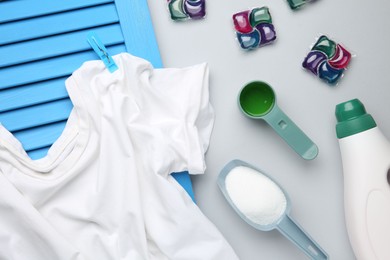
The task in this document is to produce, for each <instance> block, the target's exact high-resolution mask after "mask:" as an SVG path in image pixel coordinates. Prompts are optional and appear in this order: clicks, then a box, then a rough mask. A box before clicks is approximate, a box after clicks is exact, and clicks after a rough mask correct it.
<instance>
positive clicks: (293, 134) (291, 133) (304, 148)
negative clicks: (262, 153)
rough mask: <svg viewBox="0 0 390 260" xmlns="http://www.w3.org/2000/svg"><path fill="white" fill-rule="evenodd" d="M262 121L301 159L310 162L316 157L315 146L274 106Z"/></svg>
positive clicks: (316, 149)
mask: <svg viewBox="0 0 390 260" xmlns="http://www.w3.org/2000/svg"><path fill="white" fill-rule="evenodd" d="M263 119H264V120H265V121H266V122H267V123H268V124H269V125H270V126H271V127H272V128H273V129H274V130H275V131H276V133H278V134H279V136H281V137H282V138H283V139H284V140H285V141H286V142H287V144H288V145H289V146H290V147H291V148H293V149H294V151H295V152H296V153H298V154H299V155H300V156H301V157H302V158H304V159H306V160H312V159H314V158H315V157H316V156H317V154H318V147H317V145H315V144H314V143H313V141H312V140H310V138H309V137H307V135H306V134H305V133H304V132H303V131H302V130H301V129H300V128H299V127H298V126H297V125H296V124H295V123H294V122H293V121H292V120H291V119H290V118H289V117H288V116H287V115H286V114H285V113H284V112H283V111H282V110H281V109H280V108H279V107H278V106H277V105H276V104H275V105H274V107H273V108H272V110H271V111H269V112H268V114H266V115H264V116H263Z"/></svg>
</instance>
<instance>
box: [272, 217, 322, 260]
mask: <svg viewBox="0 0 390 260" xmlns="http://www.w3.org/2000/svg"><path fill="white" fill-rule="evenodd" d="M276 228H277V229H278V230H279V231H280V232H281V233H282V234H283V235H284V236H285V237H287V238H288V239H289V240H291V241H292V242H293V243H294V244H295V245H296V246H298V247H299V248H300V249H301V250H302V251H303V252H304V253H305V254H306V255H307V256H309V257H310V258H311V259H313V260H323V259H328V255H327V254H326V253H325V251H324V250H323V249H322V248H321V247H320V246H319V245H318V244H317V243H316V242H315V241H314V240H313V239H312V238H310V237H309V235H307V234H306V233H305V232H304V231H303V230H302V228H301V227H299V226H298V224H296V223H295V222H294V221H293V220H292V219H291V218H290V217H289V216H288V215H285V216H284V217H283V218H282V220H281V221H280V222H279V223H278V225H277V227H276Z"/></svg>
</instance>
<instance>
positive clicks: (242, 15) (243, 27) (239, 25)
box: [233, 10, 253, 33]
mask: <svg viewBox="0 0 390 260" xmlns="http://www.w3.org/2000/svg"><path fill="white" fill-rule="evenodd" d="M249 13H250V11H249V10H248V11H243V12H239V13H236V14H234V15H233V22H234V27H235V28H236V31H238V32H240V33H250V32H251V31H252V30H253V28H252V26H251V23H250V22H249Z"/></svg>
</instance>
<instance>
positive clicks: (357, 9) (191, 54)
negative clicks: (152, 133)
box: [148, 0, 390, 260]
mask: <svg viewBox="0 0 390 260" xmlns="http://www.w3.org/2000/svg"><path fill="white" fill-rule="evenodd" d="M148 3H149V7H150V11H151V15H152V20H153V24H154V28H155V32H156V37H157V41H158V44H159V48H160V52H161V56H162V60H163V63H164V66H165V67H184V66H189V65H193V64H197V63H201V62H208V64H209V66H210V92H211V102H212V104H213V106H214V108H215V111H216V121H215V126H214V131H213V134H212V137H211V143H210V147H209V150H208V152H207V155H206V163H207V170H206V174H205V175H199V176H194V177H192V180H193V186H194V191H195V196H196V199H197V203H198V205H199V207H200V209H201V210H202V211H203V212H204V214H205V215H206V216H207V217H208V218H209V219H210V220H211V221H212V222H213V223H215V225H216V226H217V227H218V228H219V230H220V231H221V232H222V233H223V234H224V236H225V237H226V239H227V240H228V241H229V243H230V244H231V245H232V247H233V248H234V250H235V251H236V252H237V254H238V256H239V257H240V259H242V260H252V259H277V260H283V259H288V260H294V259H306V257H305V255H304V254H303V253H301V252H300V251H299V250H298V249H297V248H296V247H294V246H293V245H292V244H291V243H290V242H289V241H288V240H287V239H285V238H284V237H283V236H282V235H281V234H279V233H278V232H277V231H271V232H262V231H257V230H255V229H253V228H252V227H250V226H249V225H247V224H246V223H245V222H244V221H242V220H241V219H240V218H239V217H238V215H237V214H236V213H235V212H234V211H233V209H232V208H230V206H229V205H228V204H227V202H226V201H225V199H224V198H223V195H222V193H221V192H220V191H219V189H218V187H217V183H216V179H217V176H218V174H219V172H220V170H221V169H222V168H223V166H224V165H225V164H226V163H227V162H229V161H230V160H232V159H235V158H237V159H241V160H244V161H247V162H249V163H251V164H253V165H255V166H257V167H258V168H260V169H263V170H264V172H266V173H267V174H269V175H271V176H272V177H273V178H274V179H276V180H277V181H278V182H279V183H280V184H281V185H282V186H283V187H284V189H285V190H286V191H287V192H288V194H289V196H290V198H291V201H292V211H291V216H292V218H294V219H295V220H296V221H297V222H298V223H299V224H300V225H301V226H302V227H303V228H304V229H305V230H306V231H307V232H308V233H309V234H310V235H311V236H312V237H313V238H314V239H315V240H316V241H317V242H318V243H319V244H320V245H321V246H322V247H323V248H324V249H325V250H326V251H327V252H328V254H329V255H330V258H331V259H335V260H349V259H354V255H353V252H352V249H351V247H350V244H349V240H348V236H347V231H346V227H345V221H344V206H343V172H342V166H341V158H340V152H339V147H338V142H337V138H336V134H335V129H334V128H335V124H336V119H335V116H334V110H335V105H336V104H338V103H340V102H344V101H347V100H350V99H353V98H359V99H360V100H361V101H362V102H363V103H364V105H365V107H366V109H367V110H368V112H369V113H370V114H372V115H373V117H374V119H375V120H376V122H377V123H378V125H379V127H380V128H381V129H382V131H383V132H384V134H385V135H386V136H387V137H390V118H389V117H388V111H389V108H390V104H389V102H388V98H389V96H390V84H389V82H390V65H389V60H390V52H389V46H390V42H389V41H390V30H389V29H390V28H389V25H390V16H389V11H390V1H388V0H372V1H360V0H343V1H340V0H318V1H315V2H311V3H309V4H307V5H306V6H305V7H304V8H303V9H301V10H297V11H292V10H291V9H290V8H289V6H288V4H287V2H286V1H285V0H272V1H270V0H268V1H266V0H257V1H255V0H245V1H244V0H238V1H237V0H207V16H206V18H205V19H203V20H200V21H186V22H174V21H172V20H170V17H169V13H168V10H167V5H166V4H167V3H166V0H148ZM261 6H268V7H269V9H270V12H271V15H272V18H273V24H274V26H275V28H276V32H277V37H278V38H277V41H276V42H275V43H274V44H272V45H269V46H265V47H262V48H259V49H257V50H255V51H251V52H246V51H244V50H242V49H241V48H240V47H239V45H238V42H237V41H236V38H235V33H234V29H233V23H232V19H231V16H232V14H234V13H236V12H239V11H243V10H246V9H250V8H253V7H261ZM321 34H326V35H328V36H329V37H330V38H332V39H334V40H335V41H336V42H339V43H341V44H342V45H344V46H345V47H346V48H347V49H349V50H350V51H351V52H352V53H353V54H355V55H356V56H355V57H354V58H353V60H352V63H351V64H350V66H349V69H348V71H346V73H345V75H344V78H342V79H341V81H340V83H339V84H338V85H337V86H335V87H330V86H328V85H327V84H326V83H324V82H322V81H320V80H319V79H318V78H316V77H315V76H314V75H311V74H310V73H309V72H307V71H305V70H304V69H303V68H302V67H301V63H302V61H303V58H304V57H305V55H306V54H307V53H308V51H309V49H310V47H311V45H313V44H314V43H315V41H316V38H317V37H319V36H320V35H321ZM252 80H263V81H266V82H268V83H269V84H270V85H272V86H273V88H274V90H275V92H276V94H277V101H278V105H279V106H280V107H281V109H282V110H283V111H284V112H285V113H286V114H287V115H289V117H290V118H291V119H292V120H293V121H294V122H295V123H296V124H297V125H298V126H299V127H300V128H301V129H302V130H303V131H304V132H305V133H306V134H307V135H308V136H309V137H310V138H311V139H312V140H313V141H314V142H315V143H316V144H317V145H318V147H319V151H320V152H319V155H318V157H317V158H316V159H314V160H313V161H305V160H303V159H301V158H300V157H299V156H298V155H297V154H295V152H294V151H293V150H292V149H290V148H289V146H288V145H287V144H286V143H285V142H284V141H283V140H282V139H281V138H280V137H279V136H277V135H276V133H275V132H273V130H272V129H271V128H270V127H268V126H267V125H266V124H265V123H264V122H262V121H255V120H250V119H248V118H246V117H244V116H243V115H242V114H241V112H240V111H239V109H238V107H237V104H236V98H237V94H238V91H239V90H240V88H241V87H242V86H243V85H244V84H245V83H247V82H249V81H252Z"/></svg>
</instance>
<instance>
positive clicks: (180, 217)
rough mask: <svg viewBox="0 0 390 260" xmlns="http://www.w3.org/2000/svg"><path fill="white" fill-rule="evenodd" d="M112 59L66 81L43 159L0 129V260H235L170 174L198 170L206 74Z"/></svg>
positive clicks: (207, 113) (208, 121) (204, 132)
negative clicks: (65, 98)
mask: <svg viewBox="0 0 390 260" xmlns="http://www.w3.org/2000/svg"><path fill="white" fill-rule="evenodd" d="M114 59H115V61H116V63H117V65H118V66H119V69H118V70H117V71H115V72H114V73H110V72H108V70H107V69H106V68H105V67H104V65H103V63H102V62H101V61H89V62H86V63H84V64H83V66H82V67H81V68H80V69H78V70H77V71H75V72H74V73H73V74H72V76H71V77H70V78H69V79H68V80H67V81H66V87H67V90H68V92H69V95H70V97H71V100H72V102H73V104H74V109H73V111H72V113H71V115H70V118H69V120H68V122H67V125H66V127H65V130H64V132H63V133H62V135H61V137H60V138H59V139H58V140H57V141H56V142H55V143H54V145H53V146H52V147H51V149H50V151H49V154H48V155H47V156H46V157H45V158H42V159H40V160H35V161H33V160H31V159H30V158H29V157H28V156H27V154H26V153H25V152H24V150H23V148H22V147H21V145H20V143H19V142H18V141H17V140H16V139H15V138H14V136H13V135H12V134H11V133H9V132H8V131H7V130H6V129H5V128H4V127H3V126H0V170H1V174H0V259H6V260H19V259H20V260H62V259H91V260H99V259H104V260H106V259H108V260H111V259H113V260H115V259H132V260H133V259H140V260H147V259H199V260H207V259H213V260H229V259H237V257H236V255H235V253H234V252H233V250H232V249H231V247H230V246H229V245H228V243H227V242H226V241H225V239H224V238H223V236H222V235H221V234H220V233H219V231H218V230H217V229H216V227H215V226H214V225H213V224H212V223H211V222H210V221H209V220H208V219H207V218H206V217H205V216H204V215H203V214H202V213H201V211H200V210H199V208H198V207H197V206H196V205H195V204H194V203H193V202H192V200H191V198H190V197H189V196H188V194H187V193H186V192H185V190H184V189H183V188H182V187H181V186H180V185H179V184H178V183H177V182H176V181H175V180H174V179H173V177H172V176H171V175H170V173H171V172H177V171H183V170H188V171H189V172H190V173H191V174H200V173H203V172H204V170H205V163H204V153H205V151H206V149H207V147H208V144H209V138H210V134H211V130H212V126H213V120H214V114H213V109H212V107H211V106H210V104H209V96H208V68H207V65H206V64H201V65H197V66H193V67H189V68H184V69H153V68H152V67H151V65H150V64H149V63H148V62H146V61H145V60H142V59H140V58H137V57H134V56H131V55H129V54H125V53H123V54H120V55H117V56H115V57H114Z"/></svg>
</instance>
